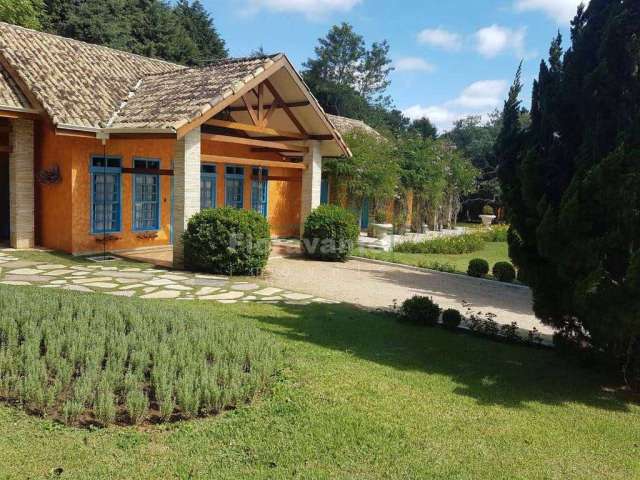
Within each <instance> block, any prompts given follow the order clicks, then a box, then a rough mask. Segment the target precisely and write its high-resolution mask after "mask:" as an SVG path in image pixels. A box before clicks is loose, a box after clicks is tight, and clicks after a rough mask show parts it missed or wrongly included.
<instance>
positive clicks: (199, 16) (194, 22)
mask: <svg viewBox="0 0 640 480" xmlns="http://www.w3.org/2000/svg"><path fill="white" fill-rule="evenodd" d="M174 11H175V14H176V16H177V17H178V22H179V23H180V24H181V25H182V28H183V29H184V31H185V32H186V33H187V35H188V37H189V38H190V39H191V40H192V41H193V42H194V44H195V47H196V49H197V51H198V58H196V59H195V60H196V61H195V62H194V63H199V64H206V63H207V62H210V61H212V60H217V59H219V58H224V57H226V56H227V55H228V52H227V48H226V46H225V42H224V40H223V39H222V37H220V35H219V34H218V31H217V30H216V28H215V26H214V24H213V19H212V18H211V16H210V15H209V13H208V12H207V11H206V10H205V9H204V6H203V5H202V3H200V0H195V1H194V2H190V1H189V0H178V3H177V4H176V6H175V9H174Z"/></svg>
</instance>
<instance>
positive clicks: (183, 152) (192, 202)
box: [173, 127, 201, 268]
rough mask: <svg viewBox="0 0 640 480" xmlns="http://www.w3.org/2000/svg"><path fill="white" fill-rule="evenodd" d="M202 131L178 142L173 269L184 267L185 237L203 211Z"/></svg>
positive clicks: (175, 168)
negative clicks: (192, 217)
mask: <svg viewBox="0 0 640 480" xmlns="http://www.w3.org/2000/svg"><path fill="white" fill-rule="evenodd" d="M200 138H201V135H200V128H199V127H198V128H195V129H193V130H191V131H190V132H189V133H187V134H186V135H185V136H184V137H182V138H181V139H179V140H177V141H176V145H175V151H174V157H173V178H174V189H173V266H174V267H176V268H183V267H184V245H183V243H182V234H183V233H184V232H185V230H186V228H187V223H188V222H189V218H191V216H192V215H194V214H196V213H198V212H199V211H200Z"/></svg>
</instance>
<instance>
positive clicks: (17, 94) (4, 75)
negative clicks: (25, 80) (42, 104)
mask: <svg viewBox="0 0 640 480" xmlns="http://www.w3.org/2000/svg"><path fill="white" fill-rule="evenodd" d="M1 108H10V109H14V108H15V109H18V110H30V109H31V108H32V105H31V104H30V103H29V100H27V98H26V97H25V96H24V95H23V94H22V92H21V91H20V88H19V87H18V85H16V83H15V82H14V81H13V79H12V78H11V77H10V76H9V73H8V72H7V71H6V70H5V69H4V67H2V65H0V109H1Z"/></svg>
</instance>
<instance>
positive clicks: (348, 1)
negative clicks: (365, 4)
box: [244, 0, 363, 18]
mask: <svg viewBox="0 0 640 480" xmlns="http://www.w3.org/2000/svg"><path fill="white" fill-rule="evenodd" d="M362 1H363V0H247V4H246V7H245V9H244V13H247V14H255V13H257V12H258V11H260V10H262V9H265V10H272V11H276V12H293V13H302V14H304V15H306V16H307V17H309V18H318V17H325V16H326V15H328V14H330V13H333V12H348V11H349V10H351V9H352V8H353V7H355V6H356V5H358V4H360V3H362Z"/></svg>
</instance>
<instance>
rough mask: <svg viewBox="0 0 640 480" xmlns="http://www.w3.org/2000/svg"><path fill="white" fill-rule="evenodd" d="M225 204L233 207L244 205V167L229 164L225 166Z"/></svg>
mask: <svg viewBox="0 0 640 480" xmlns="http://www.w3.org/2000/svg"><path fill="white" fill-rule="evenodd" d="M224 184H225V192H224V193H225V195H224V203H225V205H227V206H229V207H233V208H243V206H244V168H243V167H236V166H233V165H229V166H227V167H226V168H225V175H224Z"/></svg>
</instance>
